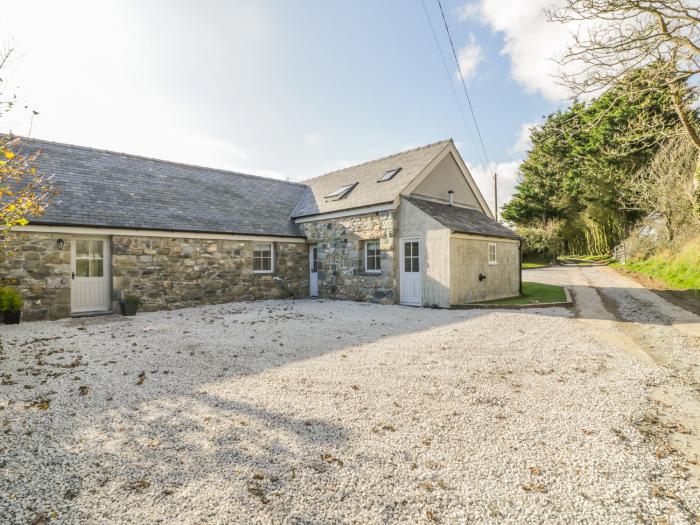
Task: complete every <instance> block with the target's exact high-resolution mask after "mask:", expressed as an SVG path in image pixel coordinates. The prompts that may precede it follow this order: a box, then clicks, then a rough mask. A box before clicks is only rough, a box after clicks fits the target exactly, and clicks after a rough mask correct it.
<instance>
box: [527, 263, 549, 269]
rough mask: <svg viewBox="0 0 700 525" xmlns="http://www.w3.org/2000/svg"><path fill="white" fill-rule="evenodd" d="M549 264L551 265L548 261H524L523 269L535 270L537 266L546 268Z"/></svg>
mask: <svg viewBox="0 0 700 525" xmlns="http://www.w3.org/2000/svg"><path fill="white" fill-rule="evenodd" d="M547 266H549V265H548V264H547V263H540V262H524V263H523V270H535V269H537V268H546V267H547Z"/></svg>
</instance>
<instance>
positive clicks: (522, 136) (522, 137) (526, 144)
mask: <svg viewBox="0 0 700 525" xmlns="http://www.w3.org/2000/svg"><path fill="white" fill-rule="evenodd" d="M539 125H540V122H525V123H523V124H520V131H518V134H517V138H516V139H515V143H514V144H513V145H512V146H511V147H510V149H509V150H508V152H509V153H510V154H511V155H524V154H525V153H527V152H528V151H529V150H530V148H531V147H532V142H531V141H530V133H531V132H532V128H535V127H537V126H539Z"/></svg>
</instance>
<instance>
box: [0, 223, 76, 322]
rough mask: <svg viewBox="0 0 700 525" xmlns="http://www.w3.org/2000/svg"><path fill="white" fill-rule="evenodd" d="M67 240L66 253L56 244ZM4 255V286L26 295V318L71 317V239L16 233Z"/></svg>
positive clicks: (0, 276)
mask: <svg viewBox="0 0 700 525" xmlns="http://www.w3.org/2000/svg"><path fill="white" fill-rule="evenodd" d="M58 239H63V240H64V246H63V249H62V250H59V249H58V246H57V245H56V241H57V240H58ZM7 241H8V242H7V244H6V245H5V246H4V247H3V248H2V252H0V286H10V287H12V288H14V289H16V290H17V291H19V292H20V293H21V294H22V297H23V298H24V306H23V307H22V319H23V320H26V321H36V320H43V319H60V318H62V317H68V316H69V315H70V278H71V262H70V246H71V245H70V239H69V237H68V236H66V235H61V234H50V233H24V232H12V233H10V234H9V235H8V239H7Z"/></svg>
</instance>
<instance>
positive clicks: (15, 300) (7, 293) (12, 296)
mask: <svg viewBox="0 0 700 525" xmlns="http://www.w3.org/2000/svg"><path fill="white" fill-rule="evenodd" d="M23 302H24V301H23V300H22V296H21V295H20V294H19V292H17V291H15V290H13V289H12V288H8V287H6V286H0V312H18V311H19V310H21V309H22V304H23Z"/></svg>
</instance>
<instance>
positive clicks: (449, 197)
mask: <svg viewBox="0 0 700 525" xmlns="http://www.w3.org/2000/svg"><path fill="white" fill-rule="evenodd" d="M454 197H455V192H454V191H452V190H450V191H448V192H447V203H448V204H449V205H450V206H452V205H453V204H454V203H455V199H454Z"/></svg>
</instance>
